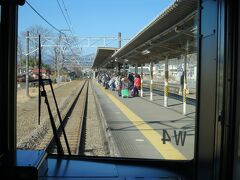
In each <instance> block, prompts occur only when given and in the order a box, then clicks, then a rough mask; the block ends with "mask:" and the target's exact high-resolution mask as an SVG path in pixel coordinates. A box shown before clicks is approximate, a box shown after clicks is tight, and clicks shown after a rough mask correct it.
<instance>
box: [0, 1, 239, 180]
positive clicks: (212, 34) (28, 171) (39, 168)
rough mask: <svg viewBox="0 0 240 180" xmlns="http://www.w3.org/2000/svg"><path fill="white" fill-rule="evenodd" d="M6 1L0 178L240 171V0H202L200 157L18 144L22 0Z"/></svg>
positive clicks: (0, 70) (1, 30)
mask: <svg viewBox="0 0 240 180" xmlns="http://www.w3.org/2000/svg"><path fill="white" fill-rule="evenodd" d="M24 3H25V1H24V0H1V1H0V46H1V48H0V59H1V63H2V64H1V66H0V77H1V86H0V112H1V118H0V119H1V120H0V179H31V180H32V179H46V180H47V179H52V180H53V179H99V180H100V179H101V180H103V179H109V180H110V179H112V180H113V179H116V180H117V179H119V180H120V179H146V180H147V179H149V180H150V179H151V180H155V179H156V180H157V179H198V180H218V179H219V180H220V179H221V180H230V179H232V180H238V179H240V123H239V122H240V111H239V110H240V63H239V61H240V53H239V52H240V27H239V24H240V23H239V21H240V18H239V17H240V1H239V0H236V1H228V0H199V1H198V9H199V11H198V27H199V28H198V29H199V30H198V32H197V33H198V36H197V47H198V49H197V51H198V57H197V59H198V60H197V63H198V67H199V68H198V77H197V99H198V101H197V105H196V129H195V132H196V136H195V147H194V149H195V151H194V158H193V159H192V160H180V161H176V160H152V159H151V160H149V159H135V158H117V159H116V158H111V157H109V158H108V157H106V158H103V157H85V156H75V155H72V156H69V155H52V154H48V153H47V152H45V151H41V150H38V151H33V150H17V148H16V88H17V87H16V76H17V75H16V54H17V49H16V48H17V33H18V7H19V6H22V5H24Z"/></svg>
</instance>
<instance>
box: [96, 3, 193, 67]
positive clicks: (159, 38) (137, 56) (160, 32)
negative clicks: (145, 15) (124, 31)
mask: <svg viewBox="0 0 240 180" xmlns="http://www.w3.org/2000/svg"><path fill="white" fill-rule="evenodd" d="M196 36H197V0H175V1H174V2H173V3H172V4H171V5H170V6H169V7H168V8H167V9H166V10H164V11H163V12H162V13H161V14H160V15H159V16H158V17H157V18H155V19H154V20H153V21H152V22H150V23H149V24H148V25H147V26H146V27H144V28H143V30H141V31H140V32H139V33H138V34H137V35H136V36H135V37H133V38H132V39H131V40H130V41H129V42H128V43H127V44H126V45H124V46H123V47H122V48H120V49H119V50H118V51H116V52H114V54H113V55H111V57H108V60H107V61H104V64H101V66H105V67H106V66H108V64H111V63H112V62H113V61H117V62H120V63H127V64H138V65H140V64H144V63H149V62H150V61H153V62H154V61H155V62H158V61H161V60H165V59H166V57H168V58H169V59H170V58H177V57H179V56H181V55H185V54H190V53H195V52H196V50H197V41H196V38H197V37H196ZM187 44H188V46H187Z"/></svg>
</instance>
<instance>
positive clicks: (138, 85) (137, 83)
mask: <svg viewBox="0 0 240 180" xmlns="http://www.w3.org/2000/svg"><path fill="white" fill-rule="evenodd" d="M140 85H141V78H135V79H134V86H136V87H140Z"/></svg>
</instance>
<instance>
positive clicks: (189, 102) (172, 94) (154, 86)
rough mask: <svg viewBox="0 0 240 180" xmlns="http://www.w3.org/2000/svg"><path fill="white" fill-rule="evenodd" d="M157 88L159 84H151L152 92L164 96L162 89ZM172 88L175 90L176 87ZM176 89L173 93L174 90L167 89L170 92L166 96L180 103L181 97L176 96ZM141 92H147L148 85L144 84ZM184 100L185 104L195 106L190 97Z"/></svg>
mask: <svg viewBox="0 0 240 180" xmlns="http://www.w3.org/2000/svg"><path fill="white" fill-rule="evenodd" d="M157 87H159V83H154V84H153V92H154V93H156V94H159V95H161V96H163V95H164V89H163V88H162V89H161V88H157ZM173 88H174V89H175V88H176V87H173ZM178 89H179V88H178ZM178 89H177V91H175V90H172V91H171V87H169V91H170V92H169V93H168V96H169V97H171V98H173V99H176V100H179V101H182V96H181V95H179V94H178ZM143 90H144V91H149V90H150V83H145V84H144V85H143ZM186 100H187V101H186V102H187V104H191V105H196V99H194V98H191V97H187V98H186Z"/></svg>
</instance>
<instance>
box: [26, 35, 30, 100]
mask: <svg viewBox="0 0 240 180" xmlns="http://www.w3.org/2000/svg"><path fill="white" fill-rule="evenodd" d="M26 52H27V54H26V96H29V80H28V79H29V78H28V77H29V31H27V32H26Z"/></svg>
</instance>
